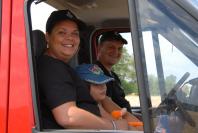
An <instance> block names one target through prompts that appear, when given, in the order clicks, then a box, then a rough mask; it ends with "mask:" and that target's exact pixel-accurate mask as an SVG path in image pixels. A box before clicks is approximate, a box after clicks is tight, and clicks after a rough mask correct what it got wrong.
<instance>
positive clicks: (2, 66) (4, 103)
mask: <svg viewBox="0 0 198 133" xmlns="http://www.w3.org/2000/svg"><path fill="white" fill-rule="evenodd" d="M10 11H11V8H10V0H7V1H2V0H0V86H1V87H0V132H1V133H5V132H6V130H7V116H8V88H9V85H8V82H9V55H10V44H9V42H10V23H11V20H10V15H11V13H10ZM2 25H3V26H2Z"/></svg>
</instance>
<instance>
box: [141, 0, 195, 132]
mask: <svg viewBox="0 0 198 133" xmlns="http://www.w3.org/2000/svg"><path fill="white" fill-rule="evenodd" d="M137 2H138V4H137V5H138V16H139V18H138V22H139V25H140V31H141V33H140V34H141V35H142V38H140V42H142V44H141V45H142V47H143V49H142V55H144V56H143V57H145V59H142V62H143V64H144V65H145V69H146V71H145V72H146V73H145V75H146V77H147V79H146V80H147V81H148V87H147V88H149V89H148V92H149V93H148V99H150V100H151V109H152V110H151V111H152V113H151V114H152V119H153V122H154V125H155V126H154V128H153V129H154V130H158V126H159V123H161V124H162V123H164V124H162V125H163V126H164V127H163V128H164V129H165V130H166V132H171V133H172V132H182V133H183V132H186V133H191V132H192V133H193V132H196V125H197V124H196V123H197V116H198V102H196V101H197V100H196V95H198V80H197V78H198V58H197V57H198V52H197V51H198V26H197V25H198V21H197V18H195V17H194V16H193V15H190V12H187V11H186V10H183V8H181V5H178V3H177V2H174V1H164V0H158V1H156V0H148V1H147V0H140V1H137ZM190 3H191V6H193V7H196V8H197V5H198V2H197V0H194V1H190ZM180 4H182V3H180ZM192 112H193V113H192ZM173 118H174V119H175V120H176V119H177V121H171V120H170V119H173ZM162 119H163V120H162ZM161 120H162V121H161ZM170 125H173V126H170ZM156 132H157V131H156Z"/></svg>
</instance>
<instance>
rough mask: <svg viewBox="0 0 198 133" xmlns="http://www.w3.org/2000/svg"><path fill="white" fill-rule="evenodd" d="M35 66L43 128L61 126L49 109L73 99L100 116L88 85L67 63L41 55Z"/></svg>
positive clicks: (78, 104) (81, 106) (80, 105)
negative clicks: (36, 68)
mask: <svg viewBox="0 0 198 133" xmlns="http://www.w3.org/2000/svg"><path fill="white" fill-rule="evenodd" d="M37 67H38V85H39V99H40V108H41V115H42V116H41V118H42V126H43V128H45V129H60V128H63V127H61V126H60V125H58V124H57V123H56V121H55V119H54V117H53V114H52V112H51V110H52V109H54V108H56V107H57V106H60V105H62V104H64V103H67V102H70V101H75V102H76V104H77V106H78V107H80V108H82V109H85V110H87V111H89V112H91V113H93V114H95V115H97V116H100V111H99V108H98V106H97V103H96V102H95V101H94V99H93V98H92V97H91V95H90V93H89V88H88V86H87V85H86V84H85V82H84V81H83V80H81V79H80V78H79V77H78V76H77V73H76V72H75V71H74V70H73V68H71V67H70V66H69V65H68V64H66V63H64V62H62V61H60V60H57V59H54V58H52V57H50V56H47V55H43V56H42V57H41V58H40V59H39V61H38V63H37Z"/></svg>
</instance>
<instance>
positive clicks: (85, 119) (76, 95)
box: [37, 10, 128, 130]
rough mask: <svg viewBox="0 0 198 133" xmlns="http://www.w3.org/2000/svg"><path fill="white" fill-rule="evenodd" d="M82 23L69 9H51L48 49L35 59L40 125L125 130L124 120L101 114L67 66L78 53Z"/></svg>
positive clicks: (83, 86)
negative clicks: (109, 117) (52, 10)
mask: <svg viewBox="0 0 198 133" xmlns="http://www.w3.org/2000/svg"><path fill="white" fill-rule="evenodd" d="M84 26H85V24H83V22H82V21H80V20H79V19H77V18H76V17H75V16H74V14H72V13H71V12H70V11H69V10H59V11H54V12H52V13H51V15H50V16H49V18H48V20H47V23H46V41H47V43H48V48H47V50H46V51H45V52H44V54H43V55H42V56H41V57H40V58H39V60H38V62H37V69H38V85H39V98H40V101H41V115H42V122H43V123H42V124H43V127H44V128H45V129H63V128H67V129H69V128H72V129H73V128H80V129H108V130H112V129H115V125H116V128H117V129H122V130H127V129H128V125H127V121H126V120H124V119H120V120H115V121H111V120H108V119H105V118H102V117H100V111H99V108H98V106H97V102H96V101H95V100H94V99H93V98H92V97H91V96H90V93H89V88H88V86H87V85H86V84H85V82H84V81H83V80H81V79H80V77H79V76H78V75H77V73H76V72H75V70H74V69H73V68H72V67H70V66H69V65H68V62H69V60H70V59H71V58H72V57H73V56H74V55H75V54H76V53H77V51H78V49H79V44H80V32H81V30H82V29H83V28H84Z"/></svg>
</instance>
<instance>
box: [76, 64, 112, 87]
mask: <svg viewBox="0 0 198 133" xmlns="http://www.w3.org/2000/svg"><path fill="white" fill-rule="evenodd" d="M76 72H77V73H78V75H79V76H80V77H81V79H83V80H85V81H87V82H89V83H93V84H105V83H107V82H110V81H112V80H114V78H112V77H109V76H106V75H105V74H104V73H103V71H102V70H101V69H100V68H99V67H98V66H97V65H94V64H83V65H79V66H78V67H77V68H76Z"/></svg>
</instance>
